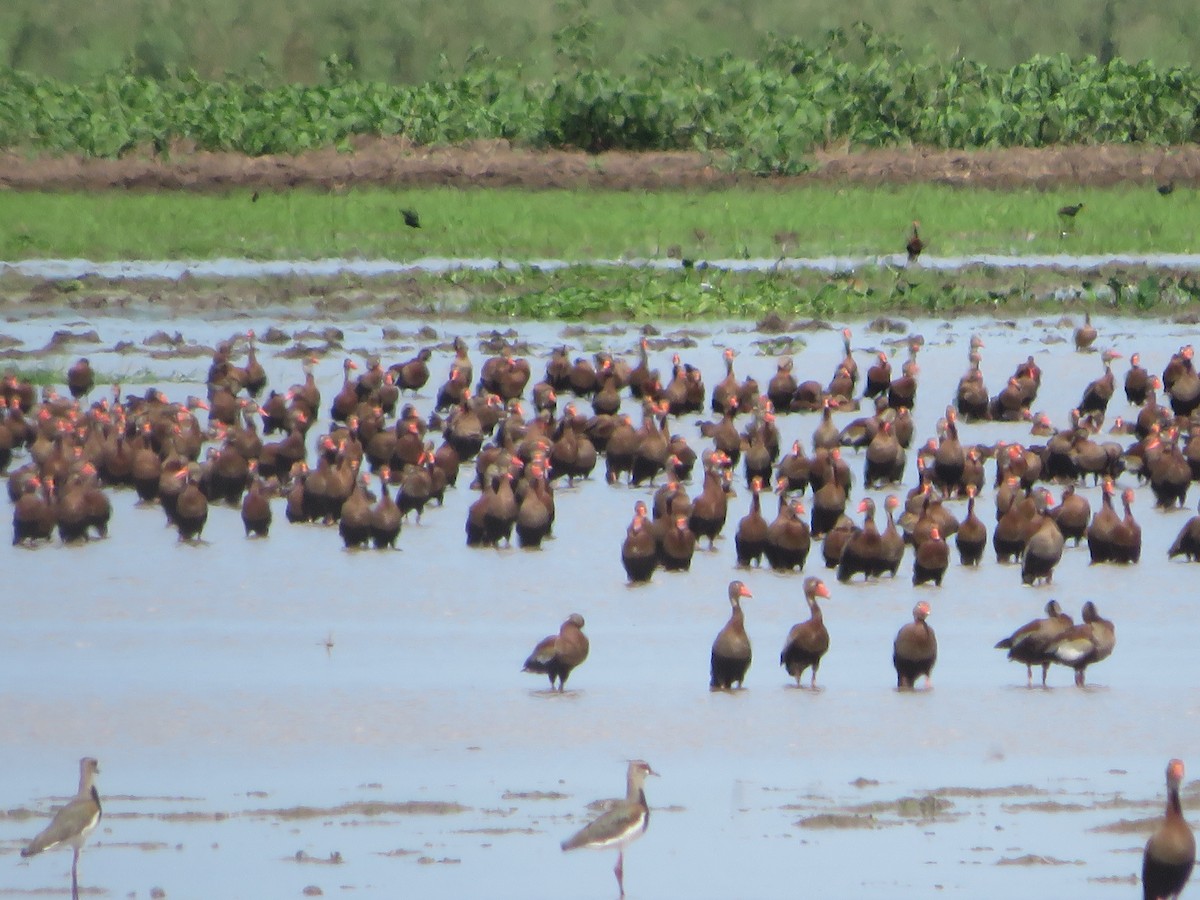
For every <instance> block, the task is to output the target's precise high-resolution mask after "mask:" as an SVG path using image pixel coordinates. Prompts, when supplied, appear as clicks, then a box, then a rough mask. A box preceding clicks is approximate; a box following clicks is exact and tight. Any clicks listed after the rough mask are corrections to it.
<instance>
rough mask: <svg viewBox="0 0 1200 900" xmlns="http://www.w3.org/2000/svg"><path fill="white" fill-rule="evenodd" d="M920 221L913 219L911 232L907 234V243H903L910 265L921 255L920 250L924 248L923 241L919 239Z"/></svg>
mask: <svg viewBox="0 0 1200 900" xmlns="http://www.w3.org/2000/svg"><path fill="white" fill-rule="evenodd" d="M920 228H921V223H920V222H917V221H914V222H913V223H912V233H911V234H910V235H909V236H908V243H906V244H905V245H904V249H905V251H906V252H907V253H908V264H909V265H910V266H911V265H912V264H913V263H915V262H916V261H917V258H918V257H919V256H920V255H921V251H922V250H924V249H925V242H924V241H923V240H921V232H920Z"/></svg>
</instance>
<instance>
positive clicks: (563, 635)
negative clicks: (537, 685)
mask: <svg viewBox="0 0 1200 900" xmlns="http://www.w3.org/2000/svg"><path fill="white" fill-rule="evenodd" d="M583 624H584V623H583V616H581V615H580V614H579V613H571V615H569V616H568V617H567V620H566V621H565V622H563V623H562V626H561V627H560V628H559V629H558V634H552V635H550V636H549V637H546V638H542V640H540V641H538V644H537V646H536V647H534V648H533V652H532V653H530V654H529V658H528V659H526V660H525V666H524V668H523V669H522V670H521V671H523V672H536V673H538V674H542V675H546V676H547V677H548V678H549V679H550V690H552V691H553V690H555V682H557V690H558V692H559V693H562V692H563V691H564V690H565V689H566V686H567V679H568V678H570V677H571V672H572V671H573V670H574V669H575V667H576V666H578V665H580V664H581V663H582V662H583V661H584V660H585V659H587V656H588V649H589V644H588V639H587V635H586V634H584V633H583Z"/></svg>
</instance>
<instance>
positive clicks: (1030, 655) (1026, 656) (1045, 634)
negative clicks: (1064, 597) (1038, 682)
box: [995, 600, 1074, 687]
mask: <svg viewBox="0 0 1200 900" xmlns="http://www.w3.org/2000/svg"><path fill="white" fill-rule="evenodd" d="M1073 625H1074V622H1072V621H1071V617H1070V616H1069V615H1067V614H1066V613H1065V612H1063V611H1062V607H1061V606H1059V604H1058V601H1057V600H1051V601H1050V602H1048V603H1047V604H1046V618H1044V619H1034V620H1033V621H1032V622H1027V623H1025V624H1024V625H1022V626H1021V627H1020V628H1018V629H1017V630H1016V631H1014V632H1013V633H1012V634H1011V635H1010V636H1009V637H1006V638H1004V639H1003V640H1000V641H997V642H996V647H995V649H997V650H1007V651H1008V658H1009V659H1011V660H1013V661H1014V662H1019V663H1024V664H1025V670H1026V675H1027V676H1028V678H1029V682H1028V683H1029V686H1030V687H1033V667H1034V666H1041V667H1042V687H1045V686H1046V673H1047V672H1048V671H1049V670H1050V663H1052V662H1054V657H1053V656H1052V655H1051V654H1050V653H1049V652H1048V648H1049V647H1050V645H1051V644H1053V643H1054V641H1056V640H1057V639H1058V638H1059V637H1060V636H1061V635H1062V634H1064V633H1065V632H1066V631H1067V630H1069V629H1070V628H1071V627H1072V626H1073Z"/></svg>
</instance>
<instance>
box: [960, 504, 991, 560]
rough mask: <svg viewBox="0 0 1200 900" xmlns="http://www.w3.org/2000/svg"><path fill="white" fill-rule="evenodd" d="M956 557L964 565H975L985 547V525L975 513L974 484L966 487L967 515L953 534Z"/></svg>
mask: <svg viewBox="0 0 1200 900" xmlns="http://www.w3.org/2000/svg"><path fill="white" fill-rule="evenodd" d="M954 543H955V546H956V547H958V558H959V561H960V562H961V563H962V564H963V565H964V566H977V565H979V561H980V560H981V559H983V551H984V550H985V549H986V548H987V526H986V525H984V524H983V522H982V521H981V520H980V518H979V517H978V516H977V515H975V486H974V485H971V486H969V487H968V488H967V515H966V518H964V519H963V520H962V524H961V525H960V526H959V527H958V533H957V534H956V535H955V536H954Z"/></svg>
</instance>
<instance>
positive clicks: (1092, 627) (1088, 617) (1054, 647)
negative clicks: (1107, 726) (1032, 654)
mask: <svg viewBox="0 0 1200 900" xmlns="http://www.w3.org/2000/svg"><path fill="white" fill-rule="evenodd" d="M1081 618H1082V619H1083V621H1082V622H1081V623H1080V624H1078V625H1075V626H1073V627H1072V628H1069V629H1067V630H1066V631H1064V632H1063V633H1062V634H1060V635H1059V636H1058V637H1057V638H1055V639H1054V641H1052V642H1051V644H1050V646H1049V647H1047V648H1046V652H1047V653H1048V654H1049V655H1050V656H1052V657H1053V658H1054V662H1057V663H1062V664H1063V665H1064V666H1069V667H1071V668H1072V669H1074V670H1075V685H1076V687H1083V685H1084V680H1085V674H1084V673H1085V672H1086V671H1087V667H1088V666H1090V665H1091V664H1092V663H1097V662H1100V661H1101V660H1104V659H1107V658H1108V657H1109V655H1110V654H1111V653H1112V652H1113V648H1114V647H1116V645H1117V631H1116V628H1114V627H1113V623H1112V622H1110V621H1108V619H1103V618H1101V617H1100V613H1099V612H1097V611H1096V604H1095V603H1093V602H1092V601H1091V600H1089V601H1087V603H1085V604H1083V612H1082V614H1081Z"/></svg>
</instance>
